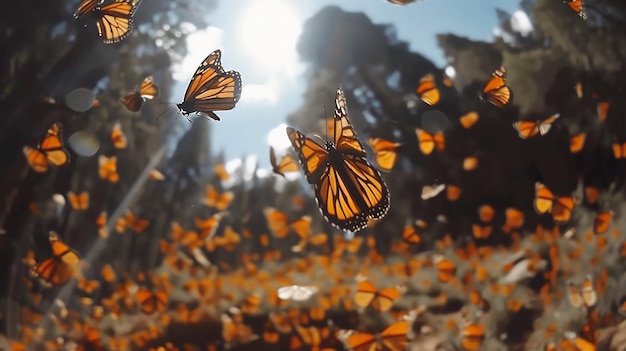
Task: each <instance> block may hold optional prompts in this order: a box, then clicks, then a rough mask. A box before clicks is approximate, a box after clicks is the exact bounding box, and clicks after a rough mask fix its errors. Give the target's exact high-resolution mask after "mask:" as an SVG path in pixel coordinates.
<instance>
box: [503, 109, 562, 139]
mask: <svg viewBox="0 0 626 351" xmlns="http://www.w3.org/2000/svg"><path fill="white" fill-rule="evenodd" d="M560 116H561V114H559V113H555V114H553V115H552V116H550V117H548V118H546V119H544V120H542V121H541V120H540V121H517V122H515V123H513V128H515V130H517V134H518V135H519V137H520V138H522V139H528V138H530V137H533V136H535V135H537V134H540V135H546V134H548V132H549V131H550V128H551V127H552V123H554V121H556V120H557V119H558V118H559V117H560Z"/></svg>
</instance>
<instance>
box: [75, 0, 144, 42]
mask: <svg viewBox="0 0 626 351" xmlns="http://www.w3.org/2000/svg"><path fill="white" fill-rule="evenodd" d="M103 2H104V0H83V1H82V2H81V3H80V5H78V9H77V10H76V12H75V13H74V18H75V19H76V18H78V17H80V16H82V15H85V14H87V13H89V12H91V13H92V15H93V17H94V18H95V19H96V27H97V28H98V36H99V37H102V40H103V41H104V43H105V44H113V43H117V42H119V41H121V40H123V39H124V38H126V37H127V36H128V35H129V34H130V32H131V31H132V29H133V19H132V17H133V15H134V14H135V10H137V6H138V5H139V3H140V2H141V1H136V0H116V1H115V2H113V3H111V4H108V5H105V6H102V3H103Z"/></svg>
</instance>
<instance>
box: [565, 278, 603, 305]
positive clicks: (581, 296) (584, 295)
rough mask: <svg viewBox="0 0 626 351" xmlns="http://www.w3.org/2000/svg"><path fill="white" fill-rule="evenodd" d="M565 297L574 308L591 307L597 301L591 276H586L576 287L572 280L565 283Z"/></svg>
mask: <svg viewBox="0 0 626 351" xmlns="http://www.w3.org/2000/svg"><path fill="white" fill-rule="evenodd" d="M567 297H568V299H569V302H570V303H571V304H572V306H574V307H575V308H578V307H584V308H591V307H593V306H595V304H596V302H597V301H598V296H597V294H596V290H595V289H594V287H593V281H592V280H591V276H589V275H588V276H586V277H585V280H584V281H583V283H582V285H581V286H580V288H579V287H577V286H576V285H575V284H574V283H573V282H571V281H569V282H568V283H567Z"/></svg>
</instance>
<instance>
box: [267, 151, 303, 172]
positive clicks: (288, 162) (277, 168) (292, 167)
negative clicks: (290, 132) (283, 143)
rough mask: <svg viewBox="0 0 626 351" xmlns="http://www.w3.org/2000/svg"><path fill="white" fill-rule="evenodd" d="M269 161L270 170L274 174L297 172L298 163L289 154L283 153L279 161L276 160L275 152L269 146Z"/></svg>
mask: <svg viewBox="0 0 626 351" xmlns="http://www.w3.org/2000/svg"><path fill="white" fill-rule="evenodd" d="M270 163H271V164H272V171H273V172H274V174H278V175H281V176H283V177H284V176H285V173H289V172H297V171H298V164H297V163H296V161H294V159H293V158H292V157H291V156H289V155H284V156H283V157H282V158H281V159H280V162H276V153H275V152H274V148H273V147H271V146H270Z"/></svg>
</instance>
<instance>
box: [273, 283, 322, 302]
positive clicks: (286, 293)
mask: <svg viewBox="0 0 626 351" xmlns="http://www.w3.org/2000/svg"><path fill="white" fill-rule="evenodd" d="M317 291H318V288H317V286H312V285H289V286H283V287H281V288H278V298H280V299H281V300H294V301H305V300H308V299H310V298H311V296H313V295H314V294H315V293H316V292H317Z"/></svg>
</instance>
